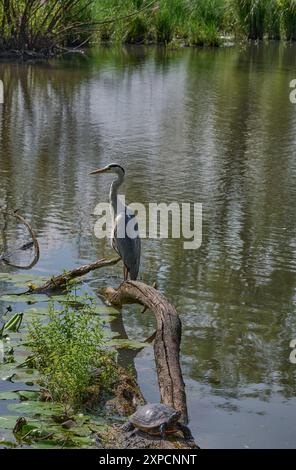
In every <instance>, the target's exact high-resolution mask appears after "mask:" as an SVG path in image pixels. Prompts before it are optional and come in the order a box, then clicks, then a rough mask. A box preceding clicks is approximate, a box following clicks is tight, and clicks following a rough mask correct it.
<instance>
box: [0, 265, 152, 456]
mask: <svg viewBox="0 0 296 470" xmlns="http://www.w3.org/2000/svg"><path fill="white" fill-rule="evenodd" d="M1 283H5V284H6V287H7V291H8V292H9V290H10V289H9V286H11V287H12V289H13V291H14V290H16V289H20V290H21V292H19V293H13V294H6V295H2V296H1V297H0V302H1V303H2V304H3V303H4V304H5V305H6V313H4V315H3V316H2V318H1V328H0V352H1V355H0V359H1V361H0V362H1V363H0V379H1V380H4V381H6V383H8V382H11V383H13V384H18V387H17V389H16V390H15V386H14V387H12V390H9V391H6V390H4V391H0V405H2V412H3V410H4V408H5V407H4V403H7V411H6V412H4V414H3V415H0V440H1V445H2V446H6V447H15V446H18V445H26V446H28V445H30V446H32V447H43V448H56V447H58V448H60V447H79V448H81V447H95V446H96V445H97V444H96V443H97V442H98V439H99V440H101V439H102V438H101V437H99V436H101V434H102V433H103V434H104V432H105V430H106V429H107V428H108V426H109V424H110V422H113V420H114V414H116V416H117V419H119V420H120V416H121V417H124V416H127V415H130V414H131V413H132V412H133V411H134V410H135V406H136V405H138V404H141V403H142V402H143V398H142V395H141V392H140V390H139V388H138V386H137V384H136V381H135V378H134V377H133V374H132V373H131V372H130V371H127V370H125V369H123V368H122V367H121V366H120V365H119V364H118V361H117V354H118V353H117V351H118V349H120V348H121V347H123V345H124V347H131V348H133V347H138V346H139V344H136V345H134V344H133V342H129V341H128V340H123V344H121V341H122V340H121V339H117V338H114V336H113V335H112V332H111V331H110V329H109V327H108V326H107V325H108V324H110V322H112V321H113V320H114V319H115V318H116V317H117V315H118V311H117V310H116V309H114V308H112V307H105V306H102V305H97V302H95V301H94V299H93V298H92V297H90V296H89V294H88V293H86V292H85V291H82V292H81V293H79V292H77V286H76V285H75V284H73V282H72V283H71V285H70V284H69V285H68V286H67V289H66V291H64V292H61V291H60V292H59V293H58V294H57V295H55V296H53V295H51V296H50V297H49V296H47V295H45V294H44V295H41V294H40V295H32V294H30V293H29V291H28V290H27V289H28V287H29V288H32V286H33V285H34V286H35V287H36V286H38V285H40V286H42V285H43V283H44V279H43V278H40V277H39V276H34V275H30V274H28V275H27V274H9V273H0V285H1ZM24 289H26V293H22V292H23V291H24ZM20 310H21V311H20ZM4 312H5V310H4ZM116 336H117V335H116ZM140 346H141V347H144V345H140ZM10 411H11V412H13V414H12V415H11V414H10V413H9V412H10ZM100 445H101V444H100Z"/></svg>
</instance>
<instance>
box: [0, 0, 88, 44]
mask: <svg viewBox="0 0 296 470" xmlns="http://www.w3.org/2000/svg"><path fill="white" fill-rule="evenodd" d="M92 3H93V1H92V0H91V1H89V0H74V1H73V0H64V1H63V2H60V1H56V0H47V1H40V0H17V1H16V0H11V1H2V2H0V38H1V39H0V49H2V50H6V51H7V50H18V51H26V50H30V51H38V52H42V53H49V52H51V51H52V50H53V49H54V48H55V47H57V46H62V45H69V44H72V43H73V42H77V41H79V40H81V39H82V38H84V37H85V34H87V33H86V30H87V25H88V23H90V22H91V20H92ZM78 25H80V26H78ZM82 25H84V26H83V27H82Z"/></svg>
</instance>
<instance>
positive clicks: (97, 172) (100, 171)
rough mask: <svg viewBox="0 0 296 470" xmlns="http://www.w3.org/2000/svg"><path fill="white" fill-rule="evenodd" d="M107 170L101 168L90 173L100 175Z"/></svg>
mask: <svg viewBox="0 0 296 470" xmlns="http://www.w3.org/2000/svg"><path fill="white" fill-rule="evenodd" d="M106 171H107V168H99V169H98V170H94V171H92V172H91V173H90V175H98V174H99V173H105V172H106Z"/></svg>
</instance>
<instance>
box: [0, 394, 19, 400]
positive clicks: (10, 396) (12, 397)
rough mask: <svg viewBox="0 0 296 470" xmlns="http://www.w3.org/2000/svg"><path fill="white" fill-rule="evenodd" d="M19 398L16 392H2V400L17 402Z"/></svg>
mask: <svg viewBox="0 0 296 470" xmlns="http://www.w3.org/2000/svg"><path fill="white" fill-rule="evenodd" d="M18 398H19V397H18V395H17V393H16V392H0V400H17V399H18Z"/></svg>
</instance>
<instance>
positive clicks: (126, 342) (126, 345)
mask: <svg viewBox="0 0 296 470" xmlns="http://www.w3.org/2000/svg"><path fill="white" fill-rule="evenodd" d="M108 344H109V345H110V346H113V347H115V348H116V349H143V348H146V347H147V346H149V343H141V342H140V341H136V340H131V339H111V340H110V341H108Z"/></svg>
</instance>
